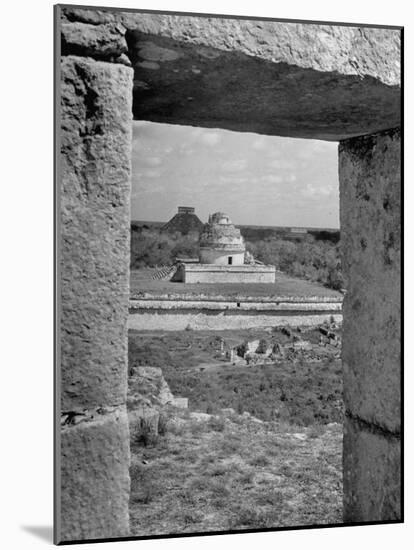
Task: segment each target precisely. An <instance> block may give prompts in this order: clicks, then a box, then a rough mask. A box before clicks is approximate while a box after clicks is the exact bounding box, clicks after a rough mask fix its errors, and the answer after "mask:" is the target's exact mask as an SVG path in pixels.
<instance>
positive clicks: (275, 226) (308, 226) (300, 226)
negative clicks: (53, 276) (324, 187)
mask: <svg viewBox="0 0 414 550" xmlns="http://www.w3.org/2000/svg"><path fill="white" fill-rule="evenodd" d="M168 222H169V220H167V221H157V220H136V219H135V220H131V222H130V223H131V224H132V223H148V224H151V223H152V224H155V223H156V224H167V223H168ZM203 223H204V222H203ZM205 223H207V222H205ZM234 225H235V227H262V228H273V229H293V228H298V229H307V230H317V231H340V230H341V228H340V227H319V226H318V227H315V226H310V225H306V226H303V225H260V224H254V223H235V224H234Z"/></svg>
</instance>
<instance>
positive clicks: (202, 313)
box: [128, 269, 343, 330]
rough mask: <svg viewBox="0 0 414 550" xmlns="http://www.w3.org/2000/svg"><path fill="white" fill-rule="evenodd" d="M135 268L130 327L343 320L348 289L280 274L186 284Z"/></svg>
mask: <svg viewBox="0 0 414 550" xmlns="http://www.w3.org/2000/svg"><path fill="white" fill-rule="evenodd" d="M152 272H153V271H152V270H150V269H146V270H138V271H132V272H131V297H130V309H129V313H130V314H129V320H128V327H129V328H131V329H137V330H157V329H158V330H184V329H188V328H191V329H193V330H209V329H210V330H212V329H216V330H226V329H239V328H259V327H272V326H283V325H294V326H297V325H308V326H309V325H317V324H320V323H323V322H324V321H325V320H329V319H330V318H331V317H333V318H334V319H335V321H337V322H341V321H342V298H343V296H342V294H341V293H339V292H335V291H333V290H330V289H327V288H325V287H323V286H320V285H317V284H315V283H311V282H308V281H303V280H301V279H295V278H293V277H288V276H286V275H284V274H282V273H277V274H276V283H275V284H265V283H263V284H253V283H252V284H245V283H221V284H214V285H212V284H209V283H204V284H203V283H199V284H185V283H173V282H170V281H160V280H152V279H151V275H152Z"/></svg>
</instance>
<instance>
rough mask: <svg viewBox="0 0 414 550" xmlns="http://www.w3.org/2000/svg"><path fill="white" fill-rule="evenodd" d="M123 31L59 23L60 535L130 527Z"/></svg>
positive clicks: (113, 533)
mask: <svg viewBox="0 0 414 550" xmlns="http://www.w3.org/2000/svg"><path fill="white" fill-rule="evenodd" d="M57 15H58V16H59V8H57ZM124 33H125V29H123V28H122V26H120V25H117V24H108V25H105V24H102V25H95V26H93V25H87V24H85V23H81V22H65V23H63V24H62V25H61V38H62V57H61V63H60V66H59V70H58V72H59V75H60V88H59V89H58V96H59V98H60V111H58V124H59V125H60V127H59V128H58V130H57V131H58V136H59V144H60V159H59V170H60V174H59V180H58V185H60V193H59V196H60V214H59V221H60V235H59V256H60V293H61V310H60V334H61V337H60V342H61V348H60V359H61V370H60V376H59V377H58V391H59V394H60V403H59V405H60V412H61V419H62V420H61V434H60V438H58V445H59V444H60V456H59V453H58V459H59V460H60V467H61V471H60V478H59V480H58V487H59V488H60V498H58V501H57V503H56V504H57V509H58V510H57V516H58V523H57V532H56V542H59V541H73V540H81V539H94V538H103V537H120V536H125V535H127V534H128V533H129V515H128V499H129V473H128V469H129V431H128V419H127V414H126V393H127V314H128V295H129V223H130V219H129V218H130V214H129V201H130V163H131V127H132V76H133V71H132V69H131V68H130V67H128V66H126V65H125V63H126V62H127V59H126V58H125V57H124V53H125V52H126V50H127V46H126V42H125V37H124ZM58 450H59V447H58Z"/></svg>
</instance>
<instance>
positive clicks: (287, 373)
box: [129, 329, 342, 426]
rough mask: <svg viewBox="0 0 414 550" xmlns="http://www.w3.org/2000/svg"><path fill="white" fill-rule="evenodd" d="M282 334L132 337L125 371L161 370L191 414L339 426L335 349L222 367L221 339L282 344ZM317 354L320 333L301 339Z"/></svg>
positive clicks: (168, 333)
mask: <svg viewBox="0 0 414 550" xmlns="http://www.w3.org/2000/svg"><path fill="white" fill-rule="evenodd" d="M295 335H296V336H297V333H295V334H293V333H292V335H291V337H290V338H289V337H287V336H286V335H285V334H283V333H281V332H275V333H272V334H271V335H269V333H268V332H266V331H264V330H263V331H260V330H245V331H240V330H239V331H181V332H171V331H166V332H154V333H153V332H150V331H148V332H147V331H145V332H141V333H139V332H136V331H130V336H129V365H130V367H131V368H133V367H134V366H138V365H149V366H153V367H160V368H161V369H162V371H163V375H164V378H165V379H166V380H167V382H168V384H169V386H170V388H171V391H172V392H173V394H174V395H177V396H180V397H188V399H189V407H190V409H191V410H194V411H204V412H214V411H215V410H217V409H219V408H224V407H232V408H234V409H235V410H236V411H237V412H239V413H242V412H244V411H247V412H250V413H251V414H253V415H255V416H257V417H258V418H260V419H262V420H274V419H282V420H285V421H289V422H293V423H295V424H299V425H304V426H306V425H310V424H313V423H329V422H340V421H342V367H341V362H340V360H338V359H335V355H337V354H338V350H337V349H336V348H331V347H326V348H322V349H320V355H321V357H322V360H321V361H319V362H313V363H309V362H308V363H306V362H305V361H306V359H305V358H303V359H301V358H299V359H298V361H296V362H294V361H289V360H286V361H284V362H281V363H278V364H277V365H273V364H270V365H257V366H249V367H246V366H232V365H229V364H228V363H227V364H224V363H223V360H222V357H221V354H220V339H221V338H223V339H224V340H225V341H226V342H229V343H231V344H232V345H234V344H237V343H242V342H243V341H245V340H254V339H260V338H263V337H264V338H266V339H267V340H270V339H271V341H272V343H274V342H279V343H281V344H286V342H288V341H289V339H290V340H292V339H293V337H294V336H295ZM301 337H303V338H306V340H307V341H310V342H311V343H312V344H313V345H314V346H315V349H318V346H317V343H318V341H319V332H318V330H317V329H312V330H309V331H307V332H306V333H303V332H302V333H301Z"/></svg>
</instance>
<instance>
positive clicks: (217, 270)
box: [183, 262, 275, 283]
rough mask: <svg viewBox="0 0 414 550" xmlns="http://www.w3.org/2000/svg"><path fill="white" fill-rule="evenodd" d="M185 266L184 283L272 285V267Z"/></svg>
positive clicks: (273, 270)
mask: <svg viewBox="0 0 414 550" xmlns="http://www.w3.org/2000/svg"><path fill="white" fill-rule="evenodd" d="M226 264H227V262H226ZM226 264H224V265H220V264H185V265H184V270H183V281H184V282H185V283H274V282H275V268H274V267H273V266H266V265H263V266H252V265H236V266H228V265H226Z"/></svg>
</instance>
